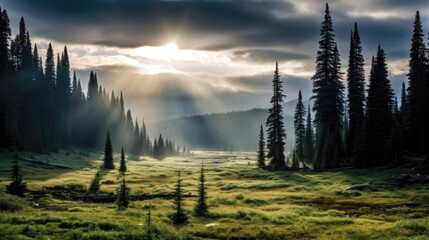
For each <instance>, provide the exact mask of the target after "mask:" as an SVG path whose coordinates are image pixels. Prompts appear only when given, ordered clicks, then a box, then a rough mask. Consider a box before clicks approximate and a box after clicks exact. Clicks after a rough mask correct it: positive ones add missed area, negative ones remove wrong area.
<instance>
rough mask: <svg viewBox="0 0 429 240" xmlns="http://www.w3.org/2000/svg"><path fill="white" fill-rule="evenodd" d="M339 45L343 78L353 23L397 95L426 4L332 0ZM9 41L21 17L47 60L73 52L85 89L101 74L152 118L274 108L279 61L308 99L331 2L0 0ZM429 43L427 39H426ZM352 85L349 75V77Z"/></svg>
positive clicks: (292, 94) (291, 85)
mask: <svg viewBox="0 0 429 240" xmlns="http://www.w3.org/2000/svg"><path fill="white" fill-rule="evenodd" d="M327 2H328V3H329V6H330V10H331V16H332V20H333V26H334V31H335V35H336V36H335V39H336V41H337V44H338V47H339V50H340V55H341V61H342V70H343V72H346V71H347V64H348V48H349V41H350V31H351V29H352V27H353V25H354V23H355V22H356V23H357V24H358V26H359V31H360V36H361V40H362V44H363V53H364V56H365V60H366V62H365V64H366V73H368V72H369V63H370V59H371V56H372V55H374V54H375V52H376V49H377V46H378V44H381V45H382V47H383V48H384V49H385V52H386V58H387V64H388V69H389V79H390V80H391V82H392V86H393V88H394V90H395V92H399V90H400V85H401V84H402V81H406V73H407V71H408V55H409V49H410V44H411V34H412V26H413V21H414V16H415V12H416V11H417V10H419V11H420V14H421V18H422V23H423V28H424V31H425V33H427V31H428V29H429V28H427V27H428V26H429V18H428V17H427V16H429V5H428V4H427V1H422V0H407V1H403V0H377V1H373V0H358V1H356V0H330V1H327ZM0 7H1V8H2V9H6V10H7V12H8V13H9V17H10V18H11V25H12V28H13V35H15V34H16V33H17V29H18V28H17V27H18V23H19V19H20V17H21V16H23V17H24V18H25V22H26V25H27V28H28V30H29V32H30V35H31V39H32V42H33V43H35V44H37V46H38V48H39V53H40V54H42V56H44V54H45V53H46V48H47V46H48V44H49V43H50V42H51V43H52V44H53V47H54V51H55V53H58V52H60V51H62V49H63V48H64V45H67V48H68V52H69V56H70V61H71V67H72V70H73V71H76V72H77V75H78V78H79V79H81V81H82V84H83V86H84V89H86V86H87V82H88V79H89V72H90V71H91V70H93V71H95V72H96V73H97V76H98V81H99V84H101V85H103V86H105V87H106V90H109V91H110V90H115V93H116V94H118V93H119V91H122V92H123V94H124V96H125V103H126V107H128V108H131V109H132V112H133V114H134V116H135V117H138V118H139V119H142V118H144V119H145V120H146V121H149V122H150V121H157V120H161V119H170V118H175V117H178V116H185V115H194V114H199V113H212V112H225V111H232V110H245V109H250V108H260V107H268V106H269V100H270V97H271V94H272V90H271V80H272V75H273V71H274V67H275V62H276V61H278V62H279V68H280V73H281V75H282V77H281V79H282V80H283V81H284V85H285V93H286V95H287V97H286V101H288V100H293V99H296V98H297V95H298V91H299V90H302V92H303V98H304V99H308V98H309V97H310V96H311V87H312V82H311V76H312V75H313V74H314V71H315V70H314V68H315V57H316V53H317V50H318V41H319V38H320V36H319V34H320V26H321V23H322V21H323V16H324V8H325V1H318V0H278V1H274V0H273V1H270V0H268V1H263V0H259V1H257V0H255V1H252V0H247V1H243V0H210V1H205V0H170V1H156V0H147V1H139V0H62V1H58V0H37V1H34V0H0ZM426 38H427V36H425V39H426ZM344 83H345V84H346V75H344Z"/></svg>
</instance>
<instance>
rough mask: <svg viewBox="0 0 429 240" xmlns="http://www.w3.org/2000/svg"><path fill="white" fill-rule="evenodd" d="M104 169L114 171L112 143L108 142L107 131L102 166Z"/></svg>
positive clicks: (108, 134)
mask: <svg viewBox="0 0 429 240" xmlns="http://www.w3.org/2000/svg"><path fill="white" fill-rule="evenodd" d="M103 168H105V169H114V168H115V166H114V165H113V148H112V141H111V140H110V132H109V131H107V136H106V144H105V145H104V164H103Z"/></svg>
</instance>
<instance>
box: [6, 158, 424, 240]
mask: <svg viewBox="0 0 429 240" xmlns="http://www.w3.org/2000/svg"><path fill="white" fill-rule="evenodd" d="M20 156H21V157H26V158H29V159H35V160H39V161H44V162H46V163H49V164H59V165H66V166H69V167H71V168H70V169H61V168H57V167H55V166H51V165H40V164H37V163H34V162H29V161H20V165H21V166H22V173H23V176H24V181H25V182H27V184H28V188H29V189H30V190H32V191H33V193H34V192H38V193H40V192H41V191H42V190H43V189H65V190H67V189H69V190H70V189H72V190H78V191H79V190H81V191H85V189H87V188H88V186H89V184H90V182H91V179H92V178H93V177H94V175H95V173H96V172H97V171H98V169H99V167H100V165H101V164H102V160H101V159H102V154H101V152H98V153H97V152H91V153H89V154H88V155H87V154H79V151H78V150H69V151H67V152H65V151H60V152H57V153H50V154H35V153H25V152H24V153H21V155H20ZM11 159H12V155H11V154H1V155H0V239H34V238H35V239H64V240H65V239H337V240H339V239H419V240H423V239H429V237H428V236H429V194H428V190H429V186H425V185H415V186H409V187H401V188H397V187H392V186H391V185H390V184H389V178H390V177H391V176H394V175H398V174H401V173H406V172H409V171H410V169H409V168H394V169H389V168H377V169H370V170H369V169H367V170H358V169H349V170H342V171H326V172H312V171H299V172H270V171H263V170H260V169H257V167H256V154H255V153H235V152H193V154H191V155H190V156H178V157H170V158H166V159H164V160H156V159H153V158H149V157H140V156H127V167H128V172H127V173H126V179H127V183H128V187H130V188H131V194H143V193H148V194H155V193H171V192H173V191H174V188H175V184H176V181H177V172H178V171H181V173H182V174H181V176H182V180H183V181H182V183H183V188H184V193H185V194H188V193H191V194H192V195H196V194H197V187H198V179H199V175H200V168H201V163H202V162H204V167H205V173H206V180H207V182H206V185H207V191H208V205H209V211H210V214H209V215H208V216H207V217H204V218H196V217H195V216H193V215H192V210H193V207H194V205H195V202H196V198H195V197H187V198H185V209H186V210H187V211H188V212H189V215H190V221H189V223H188V224H186V225H183V226H173V225H172V224H171V221H170V219H169V218H168V215H169V213H171V212H173V202H172V200H171V199H161V198H155V199H150V200H144V201H132V202H131V206H130V207H129V208H128V209H127V210H123V211H118V210H117V209H116V205H115V204H114V203H90V202H82V201H72V200H67V199H60V198H56V197H53V196H51V195H50V194H48V193H46V194H42V195H40V194H32V193H29V194H27V196H26V197H25V198H24V199H19V198H17V197H13V196H10V195H7V194H5V193H4V187H5V185H7V184H8V183H9V179H8V176H9V171H10V170H9V169H10V160H11ZM115 164H116V168H118V166H119V156H118V155H115ZM101 176H102V178H101V192H106V193H114V192H115V191H116V189H117V188H118V187H119V184H120V180H121V177H120V173H119V172H118V171H117V170H116V169H115V170H110V171H105V170H102V171H101ZM365 182H370V184H371V186H372V187H371V189H369V190H366V191H344V189H345V188H347V187H349V186H351V185H354V184H361V183H365ZM149 206H150V207H151V209H152V210H151V217H152V225H153V229H152V228H151V229H152V230H150V231H149V230H148V229H149V228H148V227H147V226H146V225H147V224H146V218H147V213H148V209H149ZM29 232H30V233H34V235H35V236H34V238H31V237H29V236H28V234H25V233H29Z"/></svg>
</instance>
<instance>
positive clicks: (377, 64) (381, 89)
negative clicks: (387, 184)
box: [358, 45, 393, 166]
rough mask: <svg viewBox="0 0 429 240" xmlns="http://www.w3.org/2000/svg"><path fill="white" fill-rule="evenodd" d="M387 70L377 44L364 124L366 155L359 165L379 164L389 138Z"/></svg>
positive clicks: (388, 83) (382, 52)
mask: <svg viewBox="0 0 429 240" xmlns="http://www.w3.org/2000/svg"><path fill="white" fill-rule="evenodd" d="M387 76H388V71H387V65H386V60H385V54H384V50H383V49H382V48H381V46H380V45H379V46H378V50H377V56H376V58H375V61H374V64H373V66H372V69H371V74H370V79H369V88H368V97H367V115H366V125H365V144H366V151H367V156H366V158H365V159H363V162H360V163H358V165H360V166H380V165H384V164H386V162H384V161H383V159H384V158H383V153H384V149H385V146H386V141H387V140H388V139H389V136H390V133H391V128H392V108H393V107H392V105H393V104H392V103H393V101H392V100H393V98H392V89H391V87H390V81H389V80H388V79H387Z"/></svg>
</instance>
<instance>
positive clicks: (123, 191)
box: [116, 174, 130, 210]
mask: <svg viewBox="0 0 429 240" xmlns="http://www.w3.org/2000/svg"><path fill="white" fill-rule="evenodd" d="M129 193H130V189H129V188H128V187H127V182H126V181H125V174H124V175H123V177H122V182H121V186H120V187H119V188H118V190H117V191H116V205H117V206H118V210H124V209H126V208H127V207H128V205H129V204H130V199H129Z"/></svg>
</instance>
